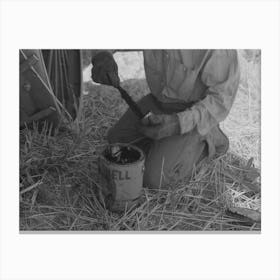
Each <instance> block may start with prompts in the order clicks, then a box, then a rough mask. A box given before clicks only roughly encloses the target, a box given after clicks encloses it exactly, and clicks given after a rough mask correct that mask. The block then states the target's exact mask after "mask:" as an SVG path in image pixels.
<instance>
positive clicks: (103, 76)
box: [91, 51, 120, 87]
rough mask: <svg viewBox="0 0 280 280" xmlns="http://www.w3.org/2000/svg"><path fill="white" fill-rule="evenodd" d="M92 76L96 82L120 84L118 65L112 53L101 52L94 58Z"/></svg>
mask: <svg viewBox="0 0 280 280" xmlns="http://www.w3.org/2000/svg"><path fill="white" fill-rule="evenodd" d="M91 63H92V69H91V78H92V80H93V81H94V82H96V83H99V84H104V85H109V86H115V87H117V86H119V84H120V78H119V76H118V65H117V63H116V62H115V60H114V57H113V55H112V54H111V53H109V52H107V51H103V52H99V53H98V54H97V55H95V56H94V57H93V58H92V60H91Z"/></svg>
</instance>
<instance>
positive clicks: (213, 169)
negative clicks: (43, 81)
mask: <svg viewBox="0 0 280 280" xmlns="http://www.w3.org/2000/svg"><path fill="white" fill-rule="evenodd" d="M239 53H240V62H241V67H242V77H241V83H240V88H239V92H238V95H237V98H236V101H235V103H234V106H233V108H232V111H231V113H230V115H229V116H228V118H227V120H226V121H225V122H224V123H223V124H222V126H221V127H222V129H223V130H224V131H225V132H226V133H227V135H229V138H230V144H231V146H230V150H229V152H228V153H227V154H226V155H224V156H222V157H220V158H217V159H215V160H213V161H211V162H208V161H207V160H205V161H204V162H203V163H202V164H201V165H200V166H198V167H196V168H194V170H193V174H192V178H191V181H190V182H179V183H178V184H177V185H176V186H171V187H170V188H166V189H160V190H149V189H146V188H144V193H143V196H142V202H143V203H142V204H141V205H140V206H139V207H138V208H135V209H132V210H128V211H126V212H125V213H122V214H117V213H111V212H110V211H108V210H106V208H105V207H104V203H103V201H102V199H100V188H101V187H100V185H99V180H100V179H99V174H98V166H97V159H98V155H99V154H100V152H101V151H102V149H103V148H104V146H105V145H106V133H107V131H108V129H109V128H110V127H111V126H112V125H113V124H114V123H115V122H117V120H118V119H119V117H120V116H121V115H122V114H123V112H124V111H125V110H126V109H127V106H126V104H125V103H124V101H122V99H121V98H120V96H119V94H118V92H117V91H116V90H114V89H112V88H110V87H106V86H98V85H93V84H92V83H91V82H86V83H85V87H84V91H85V93H87V94H86V95H83V96H82V106H81V108H80V112H79V116H78V119H77V120H76V121H75V122H74V123H69V124H67V125H65V128H64V129H63V130H61V131H56V132H55V134H54V135H50V133H49V132H48V130H47V129H43V130H42V131H41V132H39V131H38V129H36V127H35V128H34V129H33V130H30V129H24V130H22V131H21V133H20V190H19V191H20V229H21V230H74V231H83V230H136V231H139V230H141V231H147V230H167V231H168V230H173V231H174V230H175V231H194V230H195V231H200V230H206V231H213V230H217V231H226V230H231V231H232V230H238V231H244V230H246V231H247V230H251V231H259V230H260V229H261V222H260V213H261V192H260V187H261V185H260V56H259V53H258V52H249V51H247V52H246V51H240V52H239ZM133 55H134V57H133ZM116 59H117V61H118V64H119V65H120V72H121V73H120V76H121V77H122V79H123V80H125V81H124V82H123V83H122V85H123V86H124V88H125V89H127V91H128V92H129V93H130V95H131V96H133V98H134V99H135V100H138V99H139V98H141V97H142V96H143V95H145V94H147V93H148V92H149V91H148V87H147V84H146V81H145V79H143V66H142V65H141V61H142V60H141V59H142V58H141V55H139V54H135V53H134V54H132V53H130V54H123V55H119V56H118V57H116ZM133 63H134V65H135V67H136V68H137V69H136V70H137V71H135V73H137V74H136V77H141V79H135V77H130V76H129V75H126V73H124V72H122V69H126V68H125V67H124V66H125V65H130V67H131V65H133ZM139 63H140V66H139ZM130 73H131V69H130ZM127 77H128V78H133V79H128V80H127V79H125V78H127Z"/></svg>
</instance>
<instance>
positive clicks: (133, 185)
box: [99, 144, 145, 212]
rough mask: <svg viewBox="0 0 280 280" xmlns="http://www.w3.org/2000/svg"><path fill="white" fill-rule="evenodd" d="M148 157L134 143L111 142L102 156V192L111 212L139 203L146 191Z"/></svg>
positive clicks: (100, 169) (100, 163)
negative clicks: (144, 178) (145, 166)
mask: <svg viewBox="0 0 280 280" xmlns="http://www.w3.org/2000/svg"><path fill="white" fill-rule="evenodd" d="M144 162H145V156H144V153H143V151H142V150H140V149H139V148H138V147H136V146H133V145H125V144H113V145H108V146H107V147H106V148H105V149H104V151H103V152H102V154H101V156H100V158H99V173H100V183H101V187H102V194H103V197H104V201H105V204H106V207H107V208H108V209H109V210H111V211H114V212H115V211H116V212H119V211H124V210H126V209H127V210H128V209H130V208H131V207H133V206H136V205H137V204H138V202H139V198H140V197H141V195H142V192H143V174H144Z"/></svg>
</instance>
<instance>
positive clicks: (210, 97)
mask: <svg viewBox="0 0 280 280" xmlns="http://www.w3.org/2000/svg"><path fill="white" fill-rule="evenodd" d="M239 79H240V70H239V64H238V56H237V51H236V50H214V51H213V52H212V54H211V56H210V58H209V59H208V61H207V62H206V64H205V66H204V67H203V69H202V70H201V80H202V82H203V83H204V84H205V85H206V86H207V89H206V97H205V98H204V99H203V100H201V101H199V102H197V103H196V104H195V105H194V106H193V107H192V108H191V109H190V110H187V111H184V112H181V113H178V117H179V121H180V126H181V133H182V134H183V133H186V132H188V131H190V130H191V129H193V128H194V127H196V128H197V130H198V132H199V134H201V135H206V134H207V133H208V132H209V131H210V130H211V128H213V127H214V126H216V125H217V124H218V123H220V122H221V121H223V120H224V119H225V118H226V117H227V115H228V114H229V111H230V109H231V107H232V104H233V102H234V99H235V96H236V93H237V89H238V84H239Z"/></svg>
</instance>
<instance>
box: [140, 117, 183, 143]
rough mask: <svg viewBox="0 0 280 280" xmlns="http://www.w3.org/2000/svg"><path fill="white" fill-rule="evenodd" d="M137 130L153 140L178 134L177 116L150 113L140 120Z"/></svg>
mask: <svg viewBox="0 0 280 280" xmlns="http://www.w3.org/2000/svg"><path fill="white" fill-rule="evenodd" d="M138 130H139V131H140V132H141V133H142V134H144V135H145V136H147V137H148V138H152V139H154V140H159V139H162V138H165V137H169V136H172V135H178V134H180V124H179V118H178V116H177V115H176V114H172V115H154V114H151V115H149V116H148V117H145V118H144V119H142V120H141V124H140V125H139V126H138Z"/></svg>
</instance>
